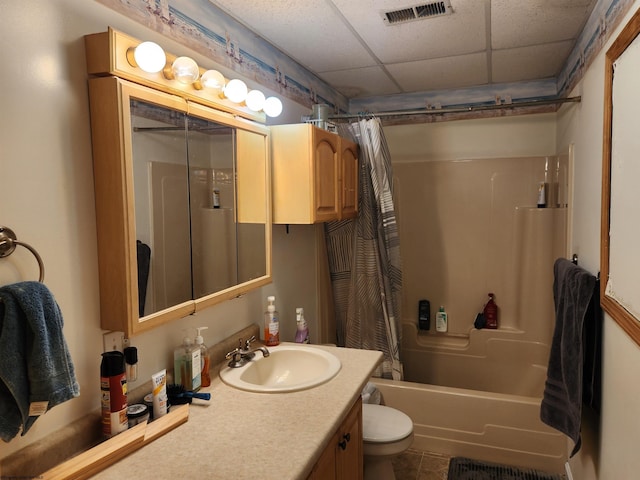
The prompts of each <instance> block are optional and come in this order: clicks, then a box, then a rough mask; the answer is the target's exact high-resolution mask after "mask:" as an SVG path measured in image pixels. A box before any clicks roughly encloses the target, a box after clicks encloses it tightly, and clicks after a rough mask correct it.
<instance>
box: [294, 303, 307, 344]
mask: <svg viewBox="0 0 640 480" xmlns="http://www.w3.org/2000/svg"><path fill="white" fill-rule="evenodd" d="M296 326H297V329H296V343H309V326H308V325H307V321H306V320H305V319H304V309H303V308H301V307H298V308H296Z"/></svg>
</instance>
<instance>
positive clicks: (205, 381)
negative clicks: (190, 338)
mask: <svg viewBox="0 0 640 480" xmlns="http://www.w3.org/2000/svg"><path fill="white" fill-rule="evenodd" d="M208 328H209V327H198V328H196V330H197V332H198V335H197V336H196V346H197V347H198V348H200V364H201V365H202V369H201V371H200V376H201V380H202V386H203V387H208V386H210V385H211V375H210V374H209V367H210V362H211V359H210V357H209V351H208V350H207V346H206V345H205V344H204V338H202V330H206V329H208Z"/></svg>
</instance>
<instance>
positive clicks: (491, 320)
mask: <svg viewBox="0 0 640 480" xmlns="http://www.w3.org/2000/svg"><path fill="white" fill-rule="evenodd" d="M493 297H494V295H493V293H490V294H489V301H488V302H487V304H486V305H485V306H484V312H483V313H484V319H485V325H484V328H498V306H497V305H496V302H494V301H493Z"/></svg>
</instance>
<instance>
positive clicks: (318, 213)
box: [312, 128, 340, 223]
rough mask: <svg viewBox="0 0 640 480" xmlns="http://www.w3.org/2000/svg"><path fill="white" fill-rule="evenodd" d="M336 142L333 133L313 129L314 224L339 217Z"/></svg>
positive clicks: (337, 139) (337, 138)
mask: <svg viewBox="0 0 640 480" xmlns="http://www.w3.org/2000/svg"><path fill="white" fill-rule="evenodd" d="M338 141H339V137H338V136H337V135H336V134H334V133H331V132H327V131H325V130H321V129H319V128H314V129H313V150H312V151H313V168H314V177H313V183H314V193H313V195H314V212H315V219H314V223H315V222H324V221H328V220H336V219H337V218H338V215H339V212H338V205H339V203H340V189H339V186H338V178H339V175H340V172H339V168H340V167H339V163H338V156H339V154H338Z"/></svg>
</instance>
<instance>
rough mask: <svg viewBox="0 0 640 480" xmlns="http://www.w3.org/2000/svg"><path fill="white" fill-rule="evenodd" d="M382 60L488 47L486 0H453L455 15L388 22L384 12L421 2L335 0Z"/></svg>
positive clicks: (426, 57) (436, 54) (394, 60)
mask: <svg viewBox="0 0 640 480" xmlns="http://www.w3.org/2000/svg"><path fill="white" fill-rule="evenodd" d="M333 3H334V4H335V5H336V6H337V7H338V9H339V10H340V11H341V12H342V14H343V15H344V16H345V18H347V19H348V20H349V22H350V23H351V25H352V26H353V28H354V29H355V30H356V32H357V33H358V35H359V36H360V37H361V38H362V39H363V40H364V41H365V42H366V43H367V45H368V46H369V48H370V49H371V50H372V51H373V53H374V54H375V56H376V57H377V58H378V59H379V60H380V61H381V62H382V63H400V62H409V61H413V60H425V59H429V58H437V57H444V56H451V55H460V54H466V53H474V52H478V51H481V50H484V49H485V46H486V21H485V7H484V3H485V2H484V1H479V0H453V1H452V2H451V4H452V6H453V7H454V13H453V14H452V15H446V16H442V17H432V18H427V19H424V20H418V21H412V22H408V23H403V24H397V25H391V26H386V25H385V24H384V22H383V21H382V15H381V12H384V11H388V10H397V9H398V8H399V7H405V6H407V4H408V5H413V4H420V3H421V2H419V1H416V2H413V3H412V2H402V4H401V5H399V4H398V3H399V2H398V1H397V0H371V1H367V2H361V1H354V0H333Z"/></svg>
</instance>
